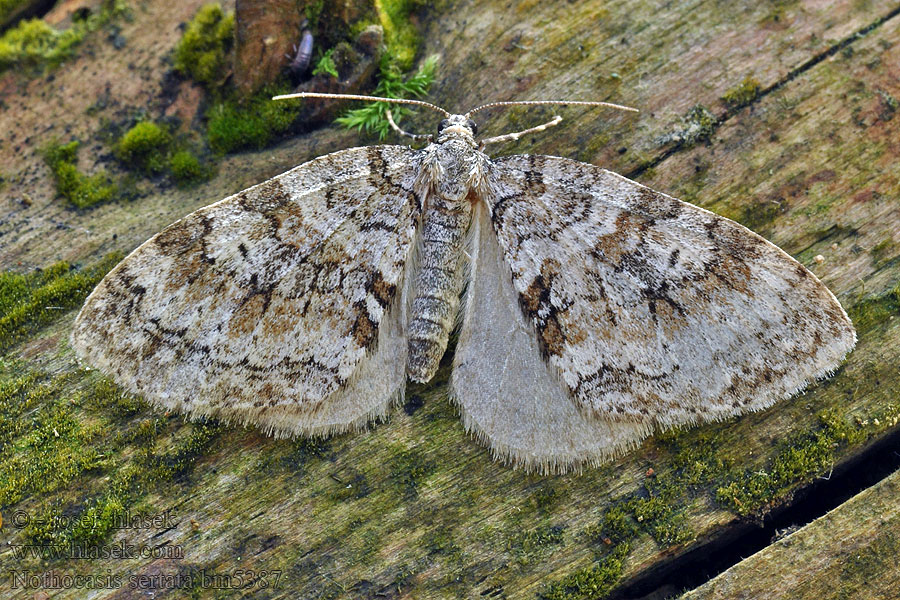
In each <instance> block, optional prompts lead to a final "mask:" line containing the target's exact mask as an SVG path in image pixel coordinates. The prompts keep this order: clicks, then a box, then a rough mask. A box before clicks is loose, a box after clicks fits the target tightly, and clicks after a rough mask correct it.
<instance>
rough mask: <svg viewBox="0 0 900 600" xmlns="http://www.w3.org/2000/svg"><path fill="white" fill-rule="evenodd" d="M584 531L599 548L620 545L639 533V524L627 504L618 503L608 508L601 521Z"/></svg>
mask: <svg viewBox="0 0 900 600" xmlns="http://www.w3.org/2000/svg"><path fill="white" fill-rule="evenodd" d="M584 533H585V535H586V536H587V538H588V539H589V540H590V541H591V542H592V543H593V544H594V545H596V546H597V547H599V548H603V546H613V545H616V546H618V545H619V544H621V543H623V542H628V541H630V540H631V539H632V538H634V537H635V536H636V535H637V534H638V525H637V522H636V521H635V520H634V518H632V516H631V514H630V512H629V511H628V510H626V507H625V506H623V505H616V506H611V507H610V508H608V509H606V512H604V513H603V518H602V519H600V522H598V523H597V524H595V525H591V526H590V527H588V528H587V529H585V532H584Z"/></svg>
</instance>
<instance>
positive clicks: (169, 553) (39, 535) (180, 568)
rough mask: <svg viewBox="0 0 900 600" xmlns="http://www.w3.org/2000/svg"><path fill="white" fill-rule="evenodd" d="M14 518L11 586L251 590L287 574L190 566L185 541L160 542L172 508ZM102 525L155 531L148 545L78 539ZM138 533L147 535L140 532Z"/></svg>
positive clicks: (170, 526)
mask: <svg viewBox="0 0 900 600" xmlns="http://www.w3.org/2000/svg"><path fill="white" fill-rule="evenodd" d="M10 516H11V518H10V519H9V521H8V523H10V524H11V525H12V526H13V528H14V529H16V530H18V531H17V532H16V533H15V534H14V535H13V539H10V540H8V541H7V542H6V546H7V548H8V549H9V551H10V553H11V554H12V556H13V557H14V558H15V559H16V562H17V567H16V568H13V569H10V570H9V571H8V573H7V577H8V581H9V584H10V586H11V587H12V589H18V590H67V589H84V590H100V589H119V588H123V587H127V588H130V589H133V590H166V589H181V590H199V589H244V590H250V589H264V588H277V587H278V582H279V580H280V579H281V575H282V572H281V571H280V570H275V569H251V568H231V569H229V568H225V569H222V568H215V569H209V568H200V567H197V566H192V565H190V564H189V561H185V551H184V547H183V546H182V545H181V544H173V543H171V542H170V541H167V540H166V541H157V542H155V539H156V538H157V537H158V534H159V533H160V532H166V531H171V530H175V529H176V528H177V527H178V522H177V520H176V519H175V515H174V514H173V512H172V511H166V512H163V513H159V514H155V515H144V514H131V513H129V512H127V511H123V512H121V513H117V514H115V515H92V514H81V515H79V516H78V517H76V518H69V517H66V516H65V515H53V516H51V517H45V516H35V515H31V514H29V513H28V512H26V511H23V510H18V511H15V512H14V513H13V514H12V515H10ZM100 528H102V529H103V530H104V531H106V532H110V533H111V532H112V530H144V531H149V532H150V535H149V536H146V537H148V538H149V539H148V540H147V541H146V542H144V543H140V542H129V541H124V540H123V541H115V542H111V543H108V544H97V543H86V542H84V541H75V540H79V539H80V540H84V539H85V538H88V537H89V536H88V535H85V534H84V532H91V531H98V530H99V529H100ZM133 537H144V536H141V535H140V534H137V535H135V536H133ZM25 540H27V541H28V542H29V543H25ZM94 560H119V561H123V563H122V568H114V567H111V566H109V565H108V564H107V565H105V567H106V568H104V569H103V571H102V572H93V571H91V570H90V568H91V563H90V561H94ZM238 560H240V559H239V558H238ZM66 561H69V562H66ZM71 561H87V562H85V563H73V562H71ZM181 561H185V562H181ZM132 562H133V564H130V563H132ZM54 563H57V564H58V566H54ZM31 565H35V566H36V567H38V568H32V567H31ZM48 565H49V566H48ZM150 565H152V566H150ZM148 566H150V568H147V567H148Z"/></svg>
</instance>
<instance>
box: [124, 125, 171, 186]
mask: <svg viewBox="0 0 900 600" xmlns="http://www.w3.org/2000/svg"><path fill="white" fill-rule="evenodd" d="M171 145H172V136H171V135H170V134H169V132H168V131H167V130H166V129H164V128H163V127H160V126H159V125H157V124H156V123H154V122H153V121H141V122H140V123H138V124H137V125H135V126H134V127H132V128H131V129H129V130H128V131H126V132H125V135H123V136H122V137H121V138H120V139H119V141H118V143H117V144H116V150H115V152H116V157H117V158H118V159H119V160H121V161H122V162H124V163H126V164H128V165H131V166H133V167H135V168H138V169H141V170H143V171H146V172H148V173H160V172H162V171H163V170H164V169H165V168H166V165H167V162H168V161H167V154H168V153H169V149H170V147H171Z"/></svg>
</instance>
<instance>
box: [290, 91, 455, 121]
mask: <svg viewBox="0 0 900 600" xmlns="http://www.w3.org/2000/svg"><path fill="white" fill-rule="evenodd" d="M291 98H330V99H334V100H368V101H369V102H390V103H392V104H414V105H416V106H424V107H426V108H430V109H431V110H436V111H437V112H439V113H442V114H443V115H444V116H445V117H449V116H451V115H450V113H448V112H447V111H446V110H444V109H443V108H441V107H440V106H435V105H434V104H432V103H430V102H425V101H423V100H410V99H407V98H381V97H380V96H357V95H356V94H320V93H318V92H300V93H297V94H282V95H281V96H274V97H273V98H272V100H289V99H291Z"/></svg>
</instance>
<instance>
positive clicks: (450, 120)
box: [437, 115, 478, 141]
mask: <svg viewBox="0 0 900 600" xmlns="http://www.w3.org/2000/svg"><path fill="white" fill-rule="evenodd" d="M437 132H438V140H439V141H443V140H446V139H450V138H451V137H462V138H465V139H468V140H473V141H474V139H475V135H476V134H477V133H478V125H476V124H475V121H473V120H472V119H470V118H469V117H467V116H465V115H450V116H449V117H447V118H446V119H441V122H440V123H438V131H437Z"/></svg>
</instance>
